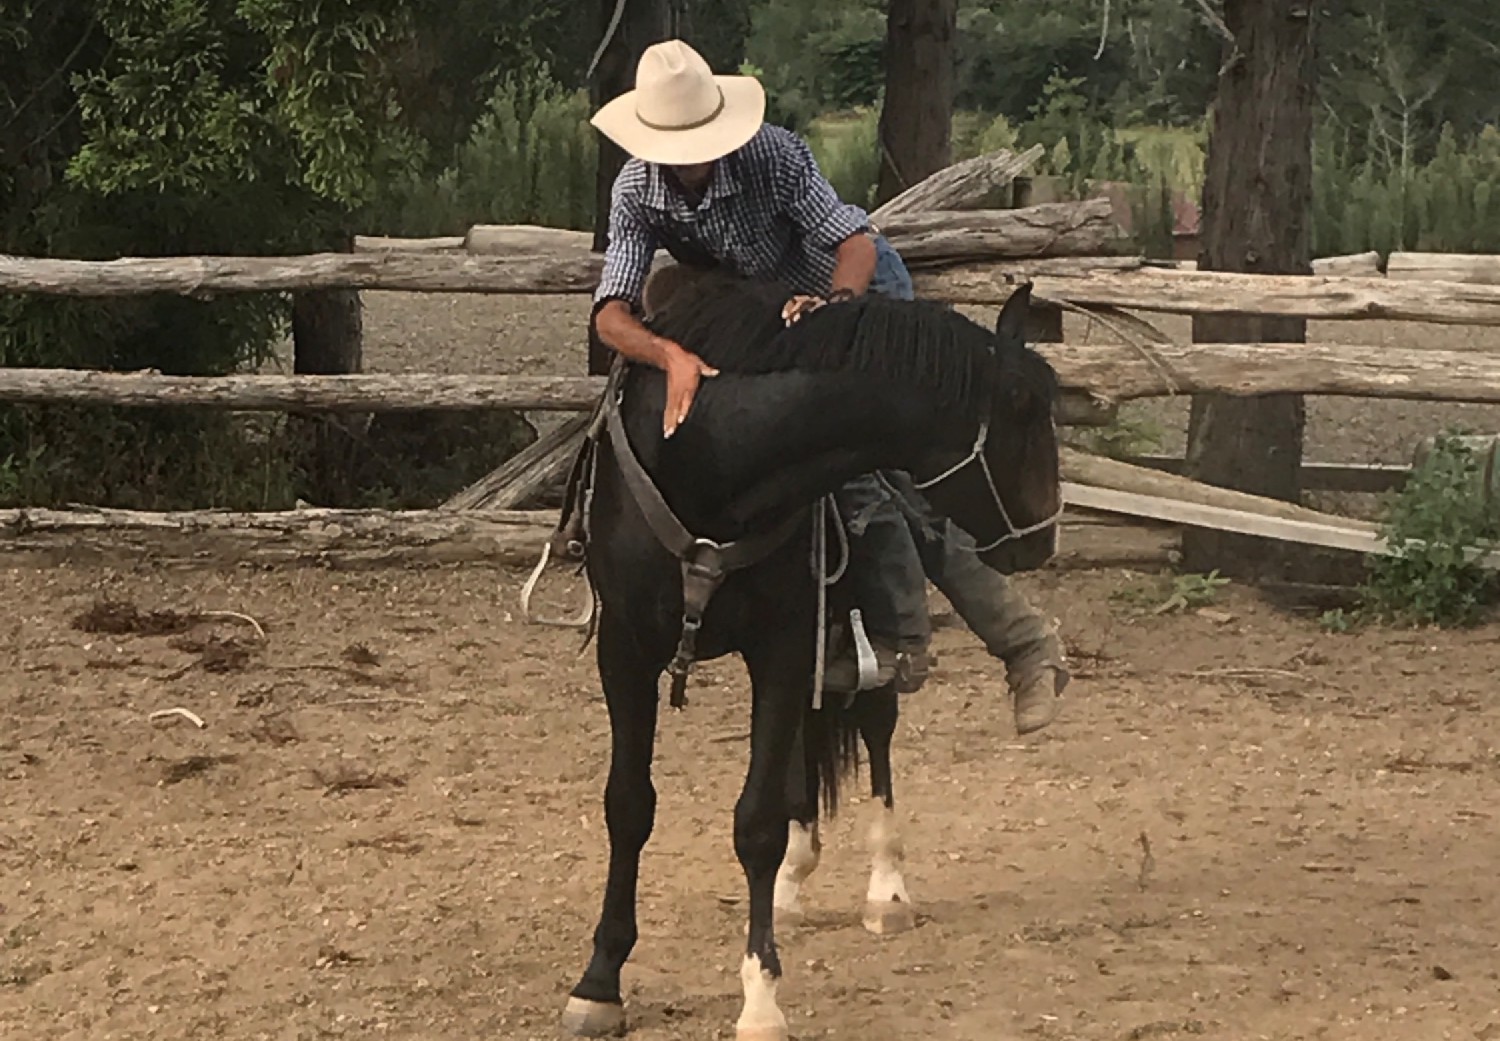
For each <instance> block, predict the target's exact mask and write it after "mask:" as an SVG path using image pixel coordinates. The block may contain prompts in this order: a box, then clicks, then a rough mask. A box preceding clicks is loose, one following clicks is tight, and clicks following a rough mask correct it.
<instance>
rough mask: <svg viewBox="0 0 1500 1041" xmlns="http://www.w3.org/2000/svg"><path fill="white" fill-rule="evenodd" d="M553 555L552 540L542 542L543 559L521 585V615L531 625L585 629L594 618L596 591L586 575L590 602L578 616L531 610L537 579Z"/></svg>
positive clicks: (585, 579) (585, 580)
mask: <svg viewBox="0 0 1500 1041" xmlns="http://www.w3.org/2000/svg"><path fill="white" fill-rule="evenodd" d="M551 556H552V541H551V540H550V539H549V540H548V541H546V542H544V543H542V559H540V560H538V561H537V562H536V567H535V568H533V569H532V571H531V576H530V577H529V578H527V579H526V584H525V585H523V586H522V587H521V617H522V618H524V619H525V620H526V621H527V623H529V624H531V625H551V626H556V627H558V628H560V629H585V628H587V627H588V625H589V623H590V622H592V621H593V619H594V591H593V586H592V584H591V583H589V582H588V577H587V575H585V577H584V583H585V584H586V585H588V586H589V597H588V603H586V604H585V605H584V607H583V610H582V611H581V612H580V613H579V614H578V616H577V617H576V618H543V617H542V616H541V615H538V614H533V613H532V610H531V595H532V593H534V592H536V584H537V581H538V580H539V579H540V578H541V577H542V572H543V571H545V570H546V569H547V560H548V559H549V558H550V557H551Z"/></svg>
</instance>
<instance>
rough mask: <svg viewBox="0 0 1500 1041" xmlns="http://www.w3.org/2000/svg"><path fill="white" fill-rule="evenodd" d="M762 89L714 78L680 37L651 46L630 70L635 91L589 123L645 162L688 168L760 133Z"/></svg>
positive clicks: (750, 82)
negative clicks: (633, 70)
mask: <svg viewBox="0 0 1500 1041" xmlns="http://www.w3.org/2000/svg"><path fill="white" fill-rule="evenodd" d="M765 113H766V91H765V88H764V87H762V86H761V85H760V81H759V80H757V79H756V78H755V77H754V76H715V75H714V74H713V71H712V70H711V69H710V68H709V67H708V62H706V61H704V60H703V56H702V55H700V54H699V53H698V52H697V51H695V50H693V49H692V48H691V47H689V46H688V45H687V44H685V43H683V42H682V41H681V40H666V41H664V42H662V43H656V44H652V45H651V46H650V47H648V48H646V52H645V53H644V54H642V55H641V61H640V64H639V65H637V66H636V70H635V89H634V90H631V91H627V92H625V93H624V94H621V95H620V96H619V97H617V98H615V99H614V100H613V101H610V102H609V103H608V104H606V105H605V106H604V107H603V108H601V109H600V110H599V111H598V112H596V113H594V118H593V119H591V120H589V122H590V123H592V124H593V125H594V126H596V127H598V128H599V130H600V132H602V133H603V134H604V135H605V136H606V137H608V138H609V139H610V140H611V141H613V142H615V144H617V145H619V146H620V147H621V148H623V149H624V150H625V151H626V152H628V153H630V154H631V155H633V156H635V157H636V158H637V159H643V160H645V161H646V162H648V163H663V164H666V165H671V166H691V165H694V164H696V163H709V162H713V161H714V160H715V159H719V158H721V157H723V156H726V155H728V154H729V153H730V152H733V151H734V150H735V149H736V148H739V147H740V146H741V145H743V144H745V143H746V142H747V141H749V140H750V139H751V138H752V137H754V136H755V134H756V132H757V131H758V130H760V127H761V122H762V120H763V119H764V118H765Z"/></svg>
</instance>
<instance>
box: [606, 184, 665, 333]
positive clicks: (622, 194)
mask: <svg viewBox="0 0 1500 1041" xmlns="http://www.w3.org/2000/svg"><path fill="white" fill-rule="evenodd" d="M625 174H626V171H625V170H622V171H621V176H619V177H616V178H615V183H614V187H613V188H612V189H611V190H610V198H609V243H608V244H607V245H606V246H605V248H604V271H603V272H602V273H601V274H600V276H599V285H598V287H597V288H596V289H595V290H594V306H595V309H596V310H597V309H598V306H599V305H600V304H601V303H603V302H604V301H605V300H609V299H619V300H625V301H626V302H628V303H629V304H630V305H631V306H632V307H633V308H635V309H636V310H637V311H639V310H640V307H641V292H642V291H643V290H644V289H645V286H646V276H647V275H649V274H650V273H651V262H652V260H654V259H655V257H656V251H657V249H658V247H659V246H660V243H659V242H658V241H657V238H656V235H655V233H653V232H652V230H651V228H650V226H649V225H648V224H647V223H646V217H645V212H644V210H643V209H642V206H641V200H640V186H639V184H638V183H637V182H636V179H635V178H627V177H626V176H625Z"/></svg>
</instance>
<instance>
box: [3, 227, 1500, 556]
mask: <svg viewBox="0 0 1500 1041" xmlns="http://www.w3.org/2000/svg"><path fill="white" fill-rule="evenodd" d="M1052 218H1053V219H1054V220H1055V221H1057V222H1060V224H1062V225H1066V224H1067V221H1068V220H1070V219H1071V218H1070V217H1069V216H1068V215H1067V214H1066V213H1064V212H1063V211H1061V210H1059V211H1057V212H1056V213H1054V214H1052ZM990 219H991V218H989V217H984V216H982V215H981V216H980V217H978V218H973V220H977V221H979V222H980V223H981V224H983V223H984V222H985V221H988V220H990ZM918 225H920V227H918ZM914 227H917V231H916V232H913V233H920V234H922V235H927V236H929V239H928V241H933V239H932V238H931V236H933V235H935V234H938V233H943V234H946V233H947V231H948V229H947V228H946V227H942V228H940V227H938V226H937V225H935V224H934V223H933V222H932V221H928V222H927V223H926V224H922V223H921V222H920V221H919V222H917V224H916V225H914ZM482 230H483V229H479V228H476V229H471V232H470V234H469V235H467V236H465V237H464V238H463V239H460V240H457V243H456V244H455V242H454V240H451V239H450V240H444V241H442V242H441V243H440V244H438V245H434V244H432V243H428V242H417V241H412V240H385V241H380V242H376V241H374V240H369V239H366V240H363V241H362V242H361V243H357V244H356V251H355V252H353V253H337V254H315V255H310V256H291V257H165V258H122V259H119V260H111V261H79V260H55V259H47V258H33V257H15V256H4V255H0V293H7V292H23V293H43V294H53V295H67V296H114V297H118V296H128V295H140V294H148V293H174V294H180V295H185V296H189V297H195V298H207V297H212V296H215V295H218V294H224V293H245V292H285V291H296V290H308V289H330V288H348V289H359V290H392V291H408V292H424V293H436V292H457V293H510V294H587V293H590V292H592V290H593V288H594V286H595V285H596V284H597V280H598V276H599V269H600V264H601V258H600V257H599V256H598V255H597V254H595V253H592V252H590V251H589V250H588V248H587V244H586V243H585V242H584V236H580V235H578V234H577V233H562V232H554V231H553V230H552V229H535V228H529V229H503V228H502V229H490V230H489V231H488V232H485V233H482V234H481V233H480V232H481V231H482ZM1080 234H1084V232H1080ZM990 238H991V241H992V244H993V240H994V239H995V236H993V235H991V237H990ZM947 248H948V247H946V246H944V247H943V249H947ZM487 251H490V252H487ZM913 274H914V278H915V280H916V283H917V288H918V292H919V293H920V294H922V295H924V296H928V297H933V298H938V299H944V300H947V301H949V302H951V303H955V304H979V305H992V304H997V303H1000V302H1002V301H1003V300H1005V299H1006V298H1007V297H1008V296H1009V295H1010V294H1011V293H1012V292H1013V291H1014V289H1015V287H1016V286H1017V285H1018V284H1020V283H1021V282H1023V281H1030V282H1032V283H1033V295H1034V298H1035V299H1037V300H1038V301H1039V302H1041V303H1042V304H1044V305H1045V304H1054V305H1055V304H1060V303H1061V304H1069V305H1073V306H1076V307H1079V308H1083V309H1086V310H1091V311H1095V312H1101V313H1107V314H1109V315H1111V316H1112V318H1113V319H1114V320H1115V321H1116V322H1117V323H1120V324H1119V325H1118V326H1117V328H1119V329H1120V330H1121V332H1120V338H1122V339H1123V338H1130V336H1131V332H1132V330H1134V331H1139V330H1141V329H1143V328H1146V329H1148V332H1147V334H1146V335H1145V336H1144V337H1143V338H1142V339H1143V340H1151V339H1153V338H1154V337H1153V336H1151V334H1150V333H1149V327H1146V326H1145V325H1144V323H1141V322H1140V321H1138V320H1135V319H1133V318H1132V316H1131V315H1130V314H1129V313H1128V312H1130V311H1144V312H1155V313H1167V314H1183V315H1199V314H1234V315H1279V316H1288V317H1299V318H1309V319H1343V320H1366V319H1386V320H1391V319H1394V320H1408V321H1419V322H1428V323H1434V324H1452V325H1472V326H1500V258H1491V257H1455V256H1451V255H1440V256H1431V257H1426V258H1423V257H1421V256H1418V255H1411V254H1393V255H1392V256H1391V257H1390V258H1389V259H1388V260H1387V261H1386V262H1385V264H1384V268H1383V269H1382V266H1381V264H1380V261H1379V258H1378V257H1377V256H1375V255H1372V254H1364V255H1359V256H1355V257H1347V258H1325V259H1324V260H1323V261H1320V262H1318V264H1316V265H1315V268H1314V273H1313V274H1311V275H1307V276H1285V275H1255V274H1238V273H1224V272H1210V271H1196V270H1193V269H1192V265H1188V264H1174V263H1170V262H1163V263H1157V262H1151V261H1147V260H1145V259H1144V258H1141V257H1132V256H1057V255H1055V254H1054V255H1049V256H1040V257H1015V256H1011V257H1008V258H1001V259H993V258H991V259H985V260H983V261H979V260H973V261H970V262H966V263H958V264H955V263H949V264H947V265H946V266H935V267H923V266H922V265H921V264H916V265H915V266H914V272H913ZM1037 347H1038V349H1039V350H1040V351H1041V352H1042V353H1043V354H1045V355H1046V356H1047V357H1048V358H1049V360H1051V361H1052V363H1053V365H1054V366H1055V367H1056V369H1057V371H1058V374H1059V377H1060V379H1061V382H1062V384H1063V386H1064V388H1065V392H1066V393H1065V396H1064V400H1063V410H1062V411H1063V415H1062V416H1061V421H1062V422H1064V423H1070V422H1073V423H1090V422H1095V423H1097V422H1099V421H1100V420H1101V419H1103V418H1106V417H1107V415H1108V411H1107V406H1109V405H1112V404H1113V403H1115V402H1119V401H1125V400H1131V399H1137V398H1146V397H1160V396H1167V395H1173V394H1193V393H1200V392H1208V391H1216V392H1226V393H1231V394H1244V395H1256V394H1269V393H1301V394H1325V395H1347V396H1360V397H1373V398H1400V399H1407V400H1426V401H1445V402H1472V403H1500V356H1490V355H1487V354H1484V353H1481V352H1458V351H1428V350H1412V349H1396V350H1381V351H1379V352H1376V351H1373V350H1371V348H1369V347H1367V346H1353V345H1344V344H1330V343H1305V344H1304V343H1251V344H1213V343H1195V344H1186V345H1176V344H1166V343H1151V342H1136V343H1130V344H1125V343H1118V342H1116V343H1076V342H1074V343H1040V344H1038V345H1037ZM602 385H603V381H602V379H600V378H599V377H586V376H471V375H461V376H448V375H434V374H409V375H394V374H375V373H369V374H357V375H342V376H282V375H234V376H224V377H174V376H165V375H161V374H159V373H103V372H92V371H82V370H58V369H0V401H9V402H71V403H95V404H113V405H123V406H132V407H159V406H162V405H175V406H196V407H217V408H226V409H238V410H288V411H318V410H325V411H326V410H334V411H338V410H345V411H386V410H400V409H408V410H409V409H484V408H512V409H526V410H562V411H579V410H583V409H588V408H590V407H592V406H593V404H594V403H595V402H596V401H597V400H598V395H599V393H600V392H601V390H602ZM1101 404H1102V405H1104V406H1105V407H1104V408H1101ZM1068 460H1069V461H1068V463H1067V465H1066V466H1065V470H1066V471H1068V472H1069V475H1070V479H1071V480H1072V481H1073V482H1075V483H1074V484H1071V485H1070V489H1071V492H1072V494H1071V495H1070V501H1072V502H1073V504H1074V505H1076V506H1086V507H1090V508H1095V509H1101V510H1105V511H1112V512H1117V513H1122V514H1124V515H1127V516H1135V517H1144V518H1152V519H1155V520H1158V521H1160V520H1168V521H1176V522H1177V523H1186V524H1203V525H1207V526H1216V525H1221V524H1227V525H1230V527H1229V529H1228V530H1239V531H1245V532H1249V533H1252V534H1262V535H1265V536H1266V537H1272V538H1294V539H1297V538H1311V539H1312V540H1313V541H1314V542H1317V541H1318V540H1319V539H1321V540H1323V541H1322V543H1321V544H1324V545H1344V546H1346V548H1351V547H1356V546H1358V547H1364V548H1369V547H1371V546H1373V545H1374V544H1375V540H1374V539H1373V537H1372V535H1371V534H1370V532H1369V531H1368V530H1367V527H1368V526H1367V525H1360V524H1359V523H1357V522H1352V521H1346V520H1345V519H1343V518H1337V517H1332V516H1328V515H1323V514H1317V513H1315V512H1314V511H1304V510H1301V509H1300V508H1299V507H1295V506H1292V505H1290V504H1284V503H1276V502H1273V501H1271V500H1265V499H1259V498H1258V497H1241V498H1238V499H1235V500H1233V501H1229V500H1227V499H1226V498H1225V495H1226V494H1229V493H1226V492H1225V491H1224V490H1222V489H1215V488H1212V487H1210V486H1207V485H1202V484H1199V483H1197V482H1193V481H1189V480H1187V479H1186V478H1184V477H1181V476H1177V475H1175V474H1173V473H1172V472H1171V471H1173V470H1178V469H1180V464H1178V463H1177V461H1175V460H1169V459H1164V458H1143V459H1141V460H1140V462H1141V463H1143V464H1145V465H1144V466H1135V467H1132V466H1129V465H1128V464H1125V463H1117V462H1114V461H1101V460H1099V459H1098V458H1097V457H1094V458H1093V459H1092V460H1090V459H1088V458H1086V457H1083V456H1081V455H1078V454H1077V453H1069V454H1068ZM1121 467H1124V469H1120V468H1121ZM1323 470H1326V471H1327V473H1326V474H1324V475H1323V476H1324V477H1326V478H1327V481H1326V482H1324V481H1320V482H1319V483H1322V484H1324V486H1332V487H1339V488H1340V489H1341V490H1361V491H1363V490H1377V489H1379V488H1383V487H1389V486H1391V485H1394V484H1396V483H1399V481H1400V480H1401V476H1400V474H1399V473H1398V472H1396V468H1390V467H1385V468H1362V469H1361V468H1355V467H1341V466H1338V465H1337V464H1328V463H1320V464H1307V467H1306V472H1307V474H1308V475H1309V477H1314V475H1315V474H1319V473H1321V471H1323ZM1355 470H1360V472H1359V473H1354V472H1353V471H1355ZM1080 471H1083V472H1080ZM1334 471H1338V473H1334ZM1365 471H1368V472H1365ZM1376 471H1379V472H1376ZM1080 481H1081V483H1076V482H1080ZM1329 482H1331V484H1330V483H1329ZM1173 503H1177V504H1188V503H1196V504H1197V506H1198V507H1201V508H1195V509H1186V508H1184V509H1181V510H1177V511H1175V512H1174V509H1173V507H1172V505H1171V504H1173ZM1288 511H1296V512H1295V514H1293V513H1289V512H1288ZM1251 514H1254V515H1257V516H1260V517H1266V518H1280V519H1282V520H1286V521H1289V522H1291V523H1290V524H1276V523H1269V524H1267V523H1261V522H1260V521H1255V520H1246V519H1245V518H1246V517H1247V516H1249V515H1251ZM1236 525H1237V527H1236ZM1330 525H1332V526H1334V527H1338V528H1340V529H1341V531H1338V532H1333V533H1331V534H1330V533H1329V532H1328V531H1326V530H1324V529H1325V528H1327V527H1328V526H1330ZM549 526H550V517H549V516H548V515H545V514H536V513H527V512H524V511H523V512H521V513H516V514H514V515H511V514H504V515H502V514H497V513H492V512H488V511H484V512H481V511H476V510H441V511H414V512H406V513H384V512H382V511H288V512H286V513H277V514H224V513H217V512H214V511H189V512H187V513H181V514H132V513H130V512H129V511H118V510H86V511H44V510H19V511H9V512H4V511H0V544H3V545H5V546H6V547H7V548H9V549H26V548H41V547H43V546H56V545H57V544H58V543H59V541H61V542H65V543H67V544H70V545H78V546H80V547H84V548H92V549H94V550H97V551H99V552H121V551H124V552H148V553H153V554H156V555H162V554H163V553H166V550H165V548H164V547H165V546H166V544H167V543H169V542H170V543H172V544H173V545H175V544H176V542H175V541H174V540H183V539H185V540H187V542H188V543H192V542H193V540H199V541H204V540H206V541H207V542H209V543H212V545H213V547H217V549H219V550H227V551H228V552H229V553H230V554H231V555H235V554H238V555H240V556H241V557H242V558H244V559H258V560H266V561H275V560H285V561H296V560H307V559H328V558H332V557H337V558H339V559H345V560H347V559H355V560H367V561H374V562H379V561H385V560H392V559H406V558H409V557H411V556H413V555H415V556H418V557H421V558H424V559H455V560H459V559H488V560H503V561H520V560H522V559H523V558H530V557H531V555H532V554H533V553H534V551H535V550H536V548H538V547H539V546H540V542H541V539H542V538H543V537H544V536H545V534H546V532H547V531H548V530H549ZM1314 529H1316V530H1314ZM1309 532H1312V533H1313V534H1312V535H1309V534H1308V533H1309ZM1350 532H1357V534H1350ZM1314 535H1315V536H1316V538H1314V537H1313V536H1314ZM1330 540H1331V541H1330ZM429 551H431V552H429ZM167 555H170V554H169V553H168V554H167Z"/></svg>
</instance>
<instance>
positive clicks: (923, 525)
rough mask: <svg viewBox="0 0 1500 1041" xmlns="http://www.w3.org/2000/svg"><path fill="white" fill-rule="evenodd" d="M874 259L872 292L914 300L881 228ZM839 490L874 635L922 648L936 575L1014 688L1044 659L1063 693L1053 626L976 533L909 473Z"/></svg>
mask: <svg viewBox="0 0 1500 1041" xmlns="http://www.w3.org/2000/svg"><path fill="white" fill-rule="evenodd" d="M875 258H876V259H875V275H874V277H873V278H872V279H871V282H870V288H869V291H870V292H872V293H881V294H883V295H886V296H891V297H896V298H898V299H902V300H910V299H912V298H913V297H914V296H915V292H914V289H913V286H912V281H911V275H910V274H909V273H908V272H907V270H906V265H905V263H904V262H903V261H902V260H901V257H900V255H899V254H898V253H897V252H896V251H895V249H894V248H892V247H891V245H890V243H889V242H887V241H886V240H885V238H884V237H883V236H881V237H877V238H876V240H875ZM835 498H836V500H837V502H838V504H839V512H840V514H841V515H842V516H843V518H844V521H845V523H846V524H847V526H848V528H849V535H850V567H849V574H850V578H849V580H850V581H851V582H853V583H855V592H856V596H857V597H858V599H859V601H860V603H861V608H862V611H863V617H864V620H865V627H866V630H867V631H868V632H869V634H870V636H871V638H872V639H873V638H884V639H885V640H887V641H889V642H892V643H894V644H895V646H896V647H898V648H899V649H908V648H912V647H923V648H925V647H926V645H927V644H928V643H929V642H930V640H931V637H932V623H931V619H930V616H929V614H928V609H927V579H929V578H931V579H932V582H933V584H934V585H936V586H937V587H938V589H940V590H941V591H942V593H943V595H944V596H946V597H947V598H948V599H949V601H950V602H951V603H952V604H953V607H954V610H956V611H957V612H958V614H959V616H960V617H962V618H963V620H964V621H965V622H966V623H967V624H968V626H969V628H970V629H971V630H973V632H974V634H975V635H976V636H978V637H979V639H980V640H981V641H982V642H983V643H984V645H985V649H986V650H988V651H989V652H990V654H992V655H994V656H995V657H996V658H999V659H1001V660H1003V661H1004V662H1005V664H1006V667H1007V672H1008V673H1009V678H1010V680H1011V682H1012V685H1013V686H1014V685H1016V683H1017V681H1020V682H1024V681H1025V679H1026V678H1027V677H1028V676H1029V675H1031V674H1033V673H1034V672H1035V670H1037V669H1040V668H1043V667H1048V666H1050V667H1052V668H1055V669H1057V671H1058V677H1057V690H1058V692H1059V693H1060V692H1061V691H1062V689H1063V687H1064V686H1066V685H1067V681H1068V674H1067V670H1066V667H1065V663H1064V658H1063V651H1062V647H1061V644H1060V643H1059V641H1058V639H1057V636H1056V634H1055V633H1054V632H1053V630H1052V628H1051V626H1050V625H1048V624H1047V622H1046V620H1045V619H1044V618H1043V617H1042V615H1041V614H1040V612H1038V611H1037V610H1036V608H1034V607H1033V606H1032V605H1031V604H1029V603H1028V602H1027V601H1026V599H1025V598H1024V597H1023V596H1021V594H1020V593H1019V592H1017V591H1016V590H1015V588H1014V587H1012V586H1011V585H1010V583H1009V582H1007V581H1006V578H1005V576H1004V575H1002V574H1000V573H999V572H998V571H995V570H994V569H993V568H991V567H989V566H988V565H987V564H985V563H984V562H983V561H982V560H980V559H979V555H978V553H977V552H976V547H975V543H974V539H973V538H972V537H971V536H970V535H969V533H968V532H966V531H964V530H963V529H962V528H960V527H959V526H958V525H956V524H954V523H953V522H952V521H951V520H949V519H948V518H947V517H945V516H943V515H942V514H940V513H938V512H937V511H936V510H935V509H933V508H932V506H931V504H929V503H928V502H927V500H926V498H925V497H924V496H923V495H922V493H921V492H920V491H919V490H918V489H917V487H916V484H915V482H913V481H912V479H911V477H910V476H909V475H907V474H905V473H902V472H900V471H895V470H892V471H882V472H880V473H876V474H865V475H862V476H860V477H857V478H855V479H854V480H852V481H850V482H849V483H847V484H846V485H844V486H843V487H842V488H841V489H839V491H838V492H837V493H836V496H835Z"/></svg>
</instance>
